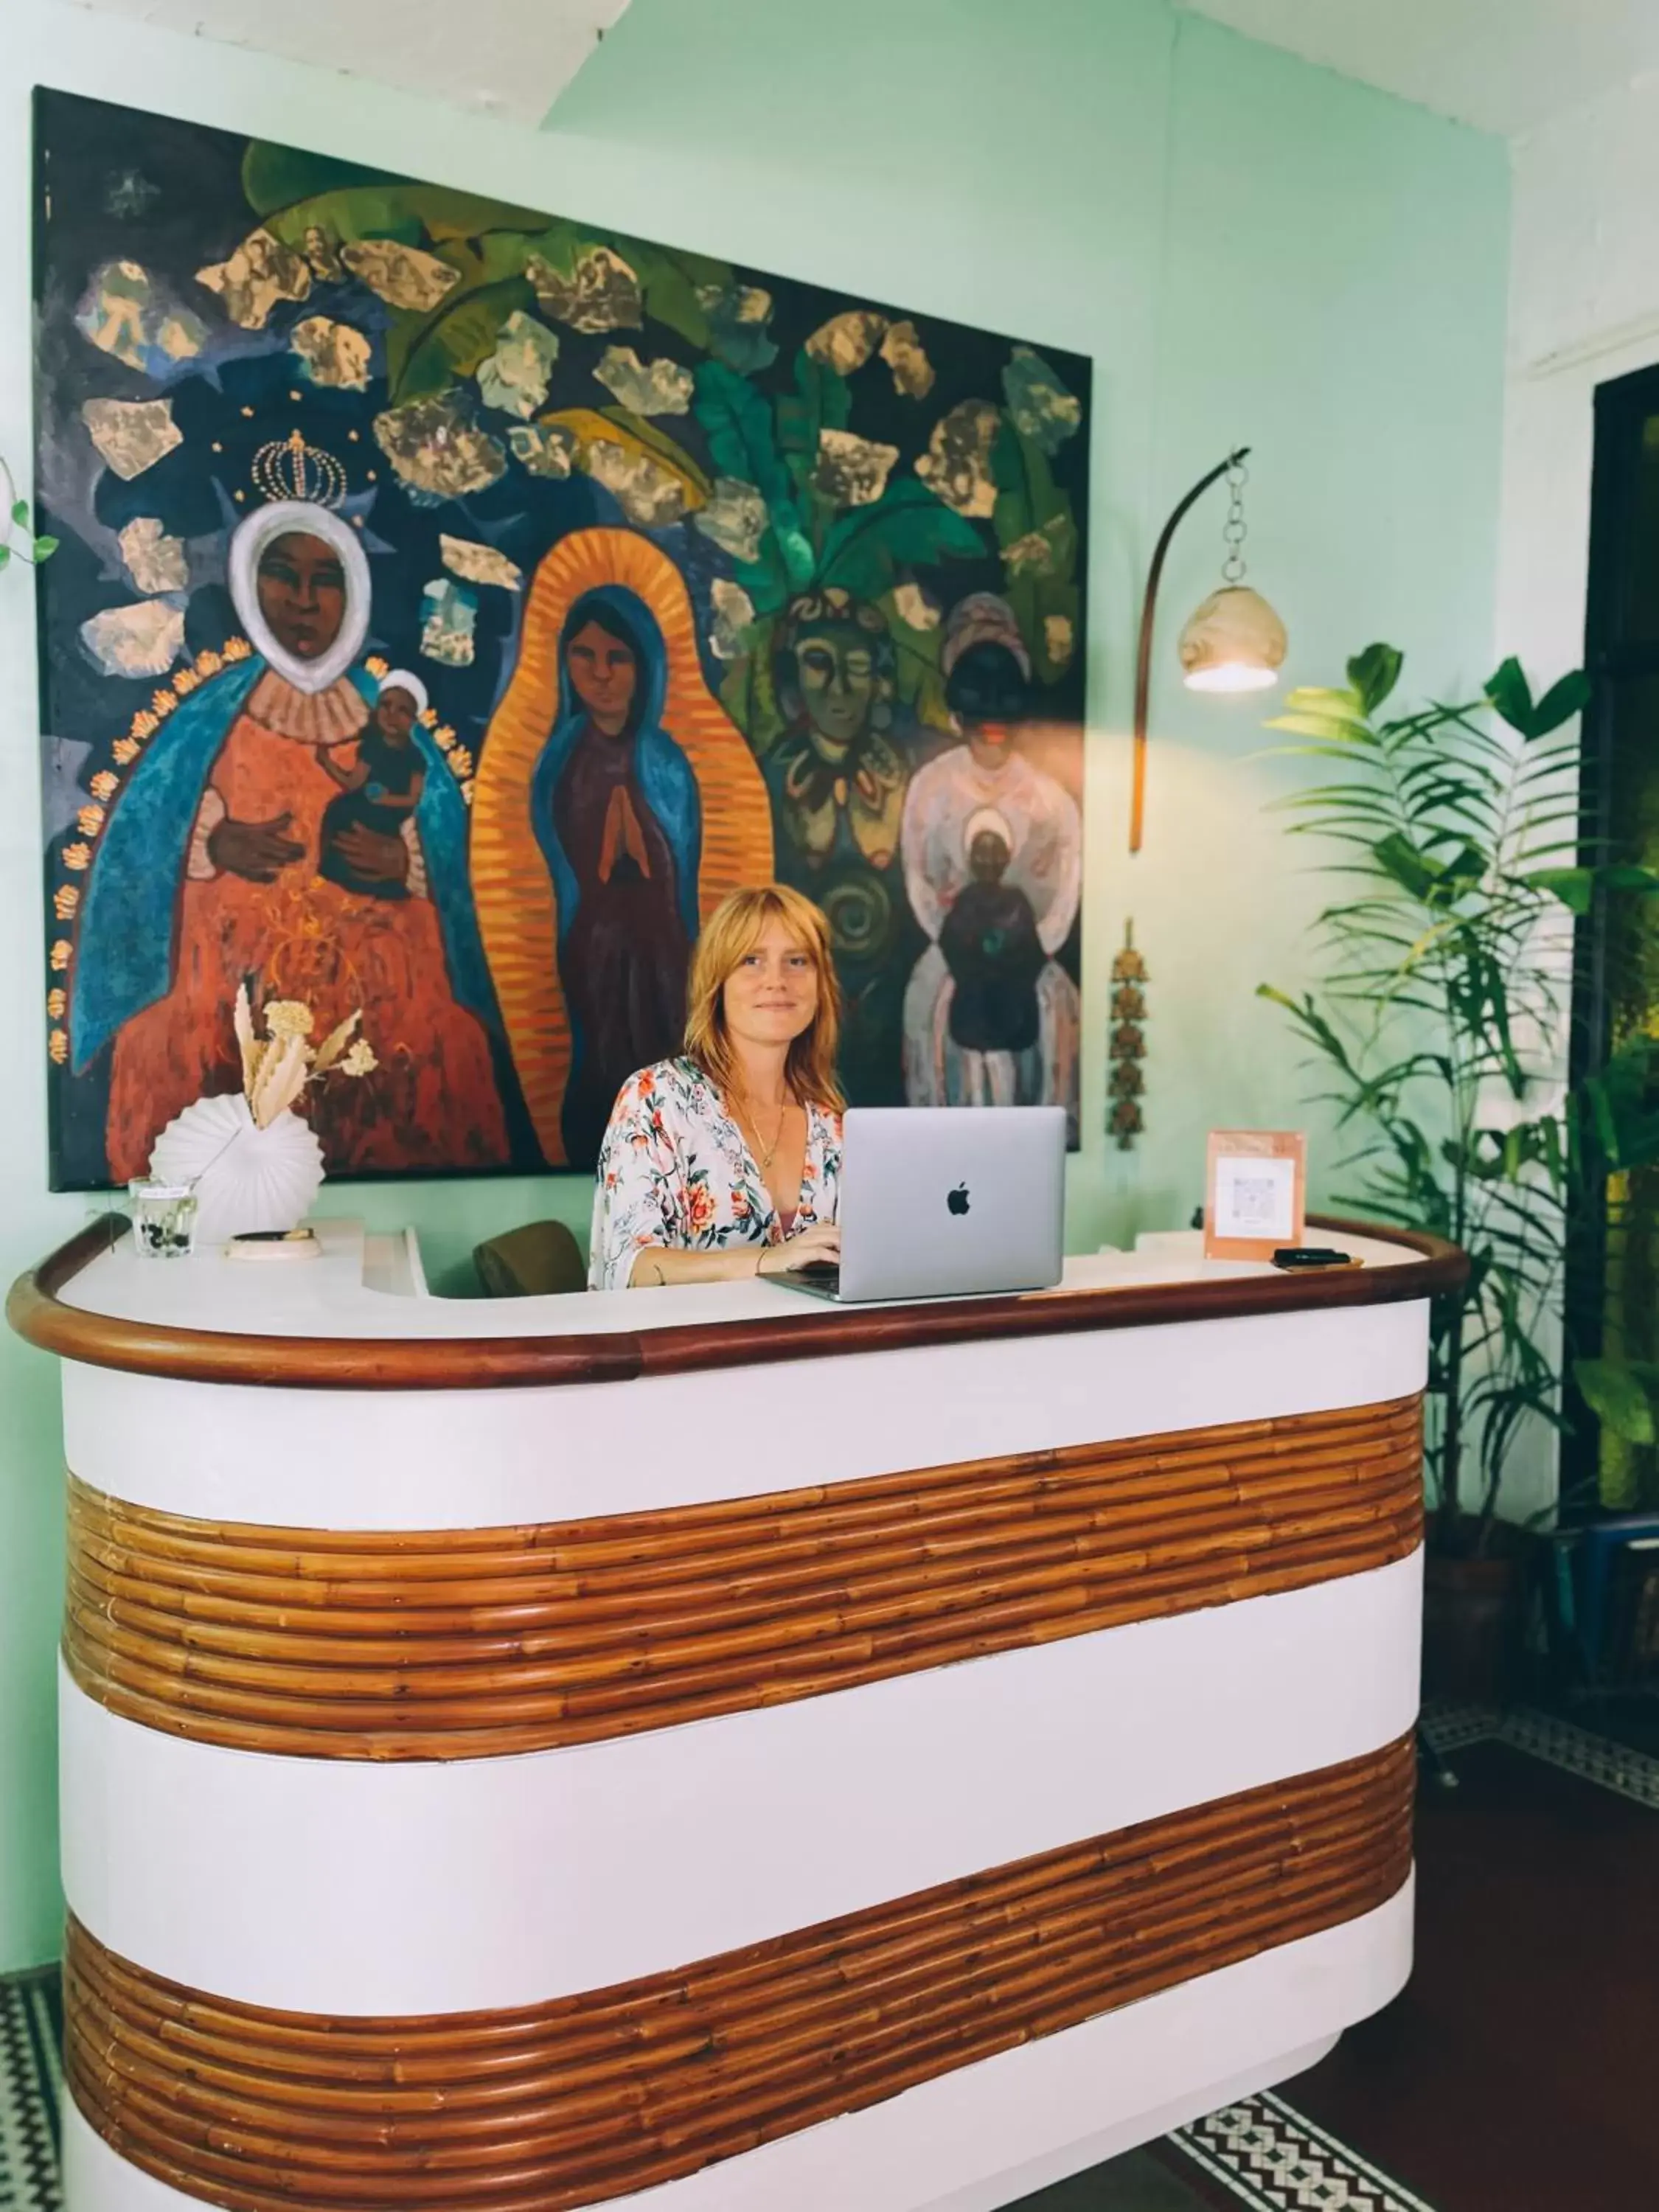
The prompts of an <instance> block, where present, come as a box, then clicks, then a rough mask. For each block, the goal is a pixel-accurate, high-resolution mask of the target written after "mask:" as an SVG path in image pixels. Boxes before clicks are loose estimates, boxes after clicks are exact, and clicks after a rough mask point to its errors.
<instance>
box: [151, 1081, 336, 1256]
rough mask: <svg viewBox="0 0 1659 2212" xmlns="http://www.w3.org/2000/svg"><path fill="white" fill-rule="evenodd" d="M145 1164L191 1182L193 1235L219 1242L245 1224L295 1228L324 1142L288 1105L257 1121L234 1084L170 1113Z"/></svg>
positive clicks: (319, 1174)
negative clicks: (264, 1122)
mask: <svg viewBox="0 0 1659 2212" xmlns="http://www.w3.org/2000/svg"><path fill="white" fill-rule="evenodd" d="M149 1171H150V1173H151V1175H152V1176H155V1177H157V1178H158V1179H159V1180H161V1181H162V1182H191V1183H194V1184H195V1186H196V1201H197V1213H196V1238H197V1243H198V1244H222V1243H225V1241H226V1240H227V1239H228V1237H240V1236H242V1235H244V1234H245V1233H246V1231H249V1230H251V1229H267V1230H270V1229H276V1230H286V1229H297V1228H298V1227H299V1225H300V1224H301V1222H302V1221H303V1220H304V1219H305V1218H306V1215H307V1212H309V1211H310V1207H311V1201H312V1200H313V1199H314V1198H315V1197H316V1195H317V1194H318V1192H319V1190H320V1189H321V1188H322V1186H323V1148H322V1146H320V1145H319V1143H318V1141H317V1136H316V1133H315V1131H314V1130H313V1128H312V1127H310V1125H309V1124H308V1123H307V1122H305V1121H301V1119H300V1116H299V1115H297V1114H295V1113H293V1112H289V1113H285V1114H279V1115H277V1116H276V1120H275V1121H273V1122H272V1123H271V1125H270V1127H269V1128H268V1129H261V1128H260V1127H258V1126H257V1124H256V1123H255V1121H254V1119H253V1116H252V1114H250V1113H249V1111H248V1105H247V1101H246V1098H244V1097H242V1095H241V1093H240V1091H237V1092H235V1093H234V1094H233V1095H231V1096H230V1097H219V1098H198V1099H197V1102H196V1103H195V1104H194V1105H193V1106H186V1107H185V1110H184V1112H183V1113H182V1114H180V1115H179V1116H178V1118H177V1119H176V1120H174V1121H169V1122H168V1123H167V1127H166V1128H165V1129H163V1130H162V1132H161V1135H160V1136H159V1137H158V1138H157V1139H155V1151H154V1152H151V1154H150V1156H149Z"/></svg>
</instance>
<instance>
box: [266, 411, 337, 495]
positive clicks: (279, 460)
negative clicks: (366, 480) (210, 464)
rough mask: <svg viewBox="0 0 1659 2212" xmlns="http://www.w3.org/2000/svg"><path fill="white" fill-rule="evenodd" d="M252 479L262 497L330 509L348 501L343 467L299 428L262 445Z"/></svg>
mask: <svg viewBox="0 0 1659 2212" xmlns="http://www.w3.org/2000/svg"><path fill="white" fill-rule="evenodd" d="M253 482H254V486H255V489H257V490H258V493H259V495H260V497H261V498H262V499H268V500H288V499H300V500H305V501H308V502H309V503H310V504H311V505H312V506H313V507H330V508H333V507H341V506H343V504H344V502H345V495H346V472H345V470H344V467H343V465H342V464H341V463H340V462H338V461H337V460H336V459H335V458H334V456H333V454H332V453H325V452H324V451H323V449H322V447H320V446H311V445H307V442H306V441H305V440H304V439H303V438H302V437H301V435H300V433H299V432H298V431H297V430H291V431H290V432H289V435H288V436H287V437H286V438H273V439H272V440H271V441H270V444H269V445H267V446H261V447H260V448H259V450H258V453H256V454H255V455H254V456H253Z"/></svg>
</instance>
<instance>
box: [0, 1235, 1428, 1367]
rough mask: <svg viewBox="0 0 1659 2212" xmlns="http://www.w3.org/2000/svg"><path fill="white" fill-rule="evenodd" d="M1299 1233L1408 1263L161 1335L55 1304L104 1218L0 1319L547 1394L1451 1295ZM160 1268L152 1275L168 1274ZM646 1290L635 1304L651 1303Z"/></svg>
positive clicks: (86, 1334)
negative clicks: (760, 1305)
mask: <svg viewBox="0 0 1659 2212" xmlns="http://www.w3.org/2000/svg"><path fill="white" fill-rule="evenodd" d="M1310 1227H1312V1228H1317V1229H1322V1230H1330V1231H1335V1232H1337V1233H1338V1234H1340V1235H1346V1236H1352V1237H1371V1238H1374V1239H1376V1240H1377V1241H1378V1242H1380V1243H1389V1244H1399V1245H1403V1246H1405V1247H1406V1248H1407V1249H1409V1250H1411V1251H1413V1252H1414V1253H1416V1254H1417V1255H1418V1257H1417V1258H1416V1259H1415V1260H1413V1261H1405V1262H1402V1263H1401V1264H1400V1265H1398V1266H1395V1267H1345V1268H1341V1269H1335V1270H1332V1271H1331V1272H1329V1273H1318V1274H1316V1275H1302V1274H1271V1275H1261V1276H1246V1277H1243V1278H1236V1279H1231V1280H1227V1281H1212V1282H1199V1283H1148V1284H1143V1285H1138V1286H1134V1285H1125V1286H1124V1287H1122V1288H1121V1289H1118V1288H1114V1289H1109V1290H1069V1291H1068V1290H1064V1289H1061V1290H1055V1291H1036V1292H1032V1293H1030V1294H1028V1295H1026V1296H1023V1297H994V1298H951V1299H945V1300H934V1301H924V1302H921V1303H918V1304H913V1305H890V1306H866V1307H858V1306H832V1305H823V1306H820V1305H817V1304H813V1303H811V1302H808V1301H806V1300H802V1301H801V1306H800V1310H799V1311H798V1312H791V1313H787V1314H780V1315H778V1316H777V1317H776V1318H775V1319H772V1318H767V1319H764V1320H761V1319H757V1320H754V1321H726V1322H708V1323H702V1324H699V1325H696V1326H691V1327H684V1328H649V1329H641V1330H640V1331H638V1332H637V1333H635V1332H634V1331H619V1332H617V1334H611V1335H593V1336H589V1335H569V1336H495V1337H491V1336H468V1337H347V1336H342V1337H296V1336H256V1335H251V1334H250V1335H243V1334H234V1333H232V1332H229V1331H227V1330H211V1329H194V1328H168V1327H164V1326H162V1325H161V1324H160V1323H157V1322H142V1321H124V1320H120V1319H118V1318H116V1317H115V1316H111V1315H108V1314H100V1313H91V1312H88V1310H86V1309H85V1308H83V1307H81V1306H76V1305H70V1304H65V1303H64V1300H63V1298H62V1297H60V1295H59V1293H60V1292H61V1291H63V1290H64V1288H65V1287H66V1286H67V1285H69V1284H70V1283H71V1282H72V1281H73V1280H74V1279H75V1278H76V1275H78V1274H79V1273H80V1272H81V1270H82V1268H83V1267H88V1266H89V1265H90V1264H91V1262H92V1261H94V1260H95V1259H97V1258H98V1257H99V1255H100V1254H102V1253H104V1252H106V1251H107V1250H109V1249H110V1248H111V1246H112V1244H113V1243H115V1242H116V1241H117V1239H118V1237H122V1236H123V1235H125V1232H126V1228H127V1223H126V1220H125V1217H124V1216H121V1215H108V1216H106V1217H105V1218H104V1219H102V1220H100V1221H95V1222H93V1223H91V1224H89V1225H88V1227H87V1228H85V1229H83V1230H82V1231H81V1232H80V1234H79V1235H78V1236H76V1237H70V1240H69V1242H68V1243H66V1244H63V1245H60V1246H59V1247H58V1250H57V1251H56V1252H54V1253H52V1255H51V1256H50V1258H48V1259H46V1260H44V1261H41V1263H40V1266H39V1267H36V1268H34V1269H33V1270H32V1271H31V1272H30V1273H27V1274H26V1275H21V1276H20V1277H19V1278H18V1279H17V1281H16V1282H15V1284H14V1285H12V1289H11V1295H10V1296H9V1298H8V1299H7V1301H6V1318H7V1320H8V1321H9V1322H10V1323H11V1326H12V1327H13V1328H15V1330H16V1332H17V1334H19V1335H20V1336H21V1337H23V1338H25V1339H27V1341H28V1342H29V1343H30V1344H33V1345H37V1346H40V1349H41V1350H42V1351H43V1352H56V1353H57V1354H58V1357H59V1358H63V1359H74V1360H78V1361H80V1362H81V1363H82V1364H84V1365H87V1366H90V1367H114V1368H118V1369H120V1370H123V1371H124V1372H125V1373H127V1374H131V1375H159V1376H171V1377H173V1378H174V1379H176V1380H178V1381H179V1382H185V1383H252V1384H256V1385H259V1384H263V1385H266V1386H269V1387H271V1388H277V1389H301V1390H507V1389H549V1388H552V1387H554V1386H556V1385H560V1384H564V1383H631V1382H634V1381H635V1380H637V1379H638V1378H640V1377H641V1376H654V1375H685V1374H690V1373H695V1372H696V1371H698V1370H708V1369H714V1368H725V1367H752V1366H758V1365H761V1364H765V1363H768V1362H770V1361H773V1360H780V1359H824V1358H832V1357H835V1356H836V1355H838V1354H844V1353H848V1352H896V1351H906V1350H910V1349H914V1348H916V1347H919V1346H926V1345H941V1344H966V1343H988V1342H990V1341H992V1340H994V1339H997V1338H1003V1337H1018V1336H1060V1335H1070V1334H1074V1333H1077V1332H1079V1331H1083V1330H1090V1329H1107V1328H1151V1327H1155V1326H1157V1325H1158V1324H1160V1323H1166V1322H1193V1321H1220V1320H1228V1319H1237V1318H1240V1317H1243V1316H1246V1315H1255V1314H1273V1313H1307V1312H1310V1311H1314V1310H1319V1309H1322V1308H1325V1307H1331V1306H1369V1305H1393V1304H1400V1303H1401V1302H1402V1301H1404V1300H1407V1299H1412V1298H1426V1297H1433V1296H1435V1295H1436V1294H1437V1293H1438V1292H1440V1291H1449V1290H1455V1288H1456V1287H1457V1286H1458V1285H1460V1284H1461V1283H1462V1280H1463V1279H1464V1276H1465V1275H1466V1274H1467V1273H1468V1259H1467V1257H1466V1256H1465V1255H1464V1254H1463V1253H1462V1252H1460V1251H1459V1250H1458V1249H1457V1247H1456V1246H1455V1245H1454V1244H1449V1243H1446V1242H1445V1241H1444V1240H1443V1238H1441V1237H1431V1236H1428V1235H1425V1234H1421V1233H1419V1232H1418V1231H1407V1230H1403V1229H1393V1228H1383V1227H1380V1226H1377V1225H1374V1224H1372V1223H1369V1222H1358V1221H1345V1220H1339V1219H1335V1218H1315V1219H1314V1220H1313V1221H1312V1222H1311V1223H1310ZM166 1264H167V1263H166V1262H165V1261H158V1262H157V1265H158V1266H165V1265H166ZM650 1295H651V1293H650V1292H649V1291H641V1292H640V1293H639V1296H640V1297H650Z"/></svg>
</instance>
